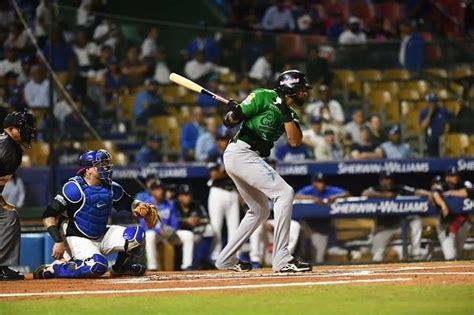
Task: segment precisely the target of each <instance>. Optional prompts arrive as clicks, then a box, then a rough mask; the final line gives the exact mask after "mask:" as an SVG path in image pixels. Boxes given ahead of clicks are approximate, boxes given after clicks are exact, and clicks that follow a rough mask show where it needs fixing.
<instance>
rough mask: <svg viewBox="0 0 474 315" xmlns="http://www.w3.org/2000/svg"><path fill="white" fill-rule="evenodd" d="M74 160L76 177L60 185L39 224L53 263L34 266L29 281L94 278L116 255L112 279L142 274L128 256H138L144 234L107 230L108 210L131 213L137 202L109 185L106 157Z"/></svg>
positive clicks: (103, 153) (98, 153)
mask: <svg viewBox="0 0 474 315" xmlns="http://www.w3.org/2000/svg"><path fill="white" fill-rule="evenodd" d="M79 160H80V168H79V170H78V171H77V176H74V177H72V178H70V179H69V181H68V182H66V183H65V184H64V185H63V187H62V190H61V191H60V192H59V193H58V194H57V195H56V197H55V198H54V199H53V200H52V201H51V202H50V203H49V204H48V206H47V208H46V210H45V211H44V213H43V222H44V224H45V226H46V228H47V230H48V232H49V234H50V235H51V237H52V238H53V240H54V242H55V244H54V246H53V253H52V256H53V257H54V258H55V259H56V260H55V261H54V262H53V263H52V264H49V265H41V266H39V267H38V268H37V269H36V270H35V272H34V275H33V276H34V278H36V279H44V278H93V277H100V276H102V275H103V274H104V273H105V272H107V270H108V263H107V259H106V256H107V255H110V254H112V253H114V252H118V256H117V260H116V262H115V264H114V265H113V266H112V269H111V274H112V275H115V276H121V275H134V276H141V275H143V274H144V273H145V271H146V268H145V266H142V265H140V264H137V263H134V262H133V257H136V256H139V255H141V253H142V251H143V248H144V245H145V244H144V243H145V231H144V229H143V228H142V227H140V226H135V227H122V226H117V225H112V226H110V227H107V221H108V219H109V215H110V212H111V210H112V208H115V209H117V210H126V211H132V212H134V211H133V209H135V207H137V206H139V205H140V204H141V202H140V201H138V200H134V199H133V198H132V197H130V195H129V194H127V193H126V192H125V191H124V189H123V188H122V187H121V186H120V185H119V184H118V183H116V182H114V181H112V178H111V175H112V164H111V155H110V153H109V152H107V151H106V150H98V151H88V152H85V153H84V154H82V155H81V156H80V158H79ZM134 214H135V213H134ZM60 229H61V230H62V231H63V232H64V237H63V235H61V233H60Z"/></svg>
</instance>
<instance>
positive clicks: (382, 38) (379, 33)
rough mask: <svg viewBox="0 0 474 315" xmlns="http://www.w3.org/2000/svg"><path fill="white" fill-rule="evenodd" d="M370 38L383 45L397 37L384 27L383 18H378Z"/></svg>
mask: <svg viewBox="0 0 474 315" xmlns="http://www.w3.org/2000/svg"><path fill="white" fill-rule="evenodd" d="M367 35H368V37H369V38H370V39H371V40H373V41H374V42H376V43H383V42H386V41H388V40H393V39H394V38H395V35H394V34H392V33H391V32H390V31H388V30H386V29H385V27H384V20H383V18H381V17H376V18H375V22H374V26H373V27H372V28H371V30H370V31H369V33H368V34H367Z"/></svg>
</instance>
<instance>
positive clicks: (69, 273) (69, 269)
mask: <svg viewBox="0 0 474 315" xmlns="http://www.w3.org/2000/svg"><path fill="white" fill-rule="evenodd" d="M108 266H109V264H108V262H107V259H106V258H105V257H104V256H102V255H101V254H94V255H93V256H92V257H91V258H87V259H84V260H80V259H77V260H73V261H69V262H63V263H58V264H53V265H52V269H53V270H54V276H55V277H56V278H95V277H100V276H102V275H103V274H104V273H106V272H107V269H108Z"/></svg>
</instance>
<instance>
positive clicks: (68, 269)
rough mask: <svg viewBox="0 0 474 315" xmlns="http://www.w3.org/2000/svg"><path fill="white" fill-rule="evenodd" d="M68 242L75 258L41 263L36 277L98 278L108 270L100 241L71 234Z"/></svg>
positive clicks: (34, 274)
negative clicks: (100, 247) (45, 263)
mask: <svg viewBox="0 0 474 315" xmlns="http://www.w3.org/2000/svg"><path fill="white" fill-rule="evenodd" d="M67 242H68V244H69V248H70V250H71V254H72V256H73V260H71V261H68V262H64V261H56V262H53V263H52V264H50V265H41V266H39V267H38V268H37V269H36V270H35V271H34V272H33V277H34V278H35V279H48V278H97V277H100V276H102V275H103V274H104V273H106V272H107V269H108V262H107V259H106V258H105V257H104V256H103V255H102V254H101V252H100V249H99V244H98V243H99V242H97V241H92V240H89V239H87V238H84V237H77V236H69V237H67Z"/></svg>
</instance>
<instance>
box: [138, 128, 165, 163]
mask: <svg viewBox="0 0 474 315" xmlns="http://www.w3.org/2000/svg"><path fill="white" fill-rule="evenodd" d="M161 150H162V139H161V136H159V135H152V136H150V137H149V138H148V140H147V142H146V143H145V145H144V146H142V147H141V149H140V151H138V153H137V155H136V156H135V163H136V164H138V165H141V166H147V165H148V164H150V163H159V162H162V161H163V160H164V157H163V153H162V152H161Z"/></svg>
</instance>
